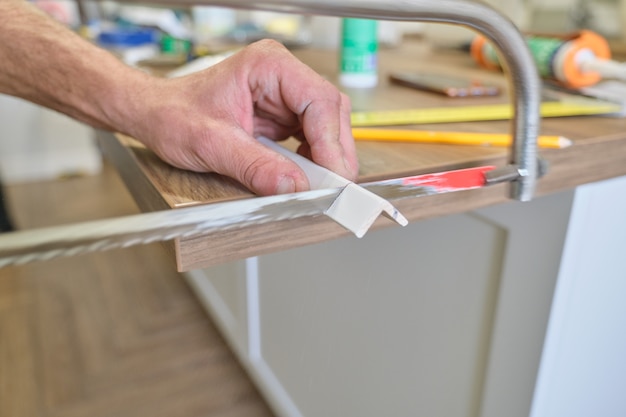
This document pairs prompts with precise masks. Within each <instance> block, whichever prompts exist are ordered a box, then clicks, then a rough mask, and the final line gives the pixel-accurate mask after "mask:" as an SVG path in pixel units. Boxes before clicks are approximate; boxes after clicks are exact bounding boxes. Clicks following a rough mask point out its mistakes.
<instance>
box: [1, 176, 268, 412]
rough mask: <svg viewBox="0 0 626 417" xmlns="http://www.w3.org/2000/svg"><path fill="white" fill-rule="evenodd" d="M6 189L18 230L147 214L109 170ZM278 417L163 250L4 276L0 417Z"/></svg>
mask: <svg viewBox="0 0 626 417" xmlns="http://www.w3.org/2000/svg"><path fill="white" fill-rule="evenodd" d="M5 191H6V193H7V195H6V197H7V199H8V203H9V206H10V209H11V211H12V213H13V217H14V220H15V223H16V224H17V226H18V227H19V228H30V227H36V226H44V225H47V224H59V223H63V222H74V221H78V220H88V219H95V218H104V217H112V216H117V215H124V214H132V213H136V212H137V208H136V206H135V205H134V203H133V201H132V199H131V198H130V196H129V195H128V194H127V192H126V190H125V188H124V186H123V185H122V183H121V182H120V180H119V178H118V177H117V174H116V173H115V172H114V171H113V170H112V169H111V168H109V167H107V166H105V169H104V173H103V175H100V176H96V177H87V178H74V179H67V180H64V181H55V182H48V183H41V184H29V185H20V186H9V187H6V189H5ZM271 415H272V413H271V412H270V411H269V409H268V407H267V406H266V404H265V403H264V401H263V400H262V399H261V397H260V395H259V394H258V392H257V391H256V390H255V388H254V387H253V385H252V384H251V383H250V381H249V379H248V378H247V376H246V374H245V373H244V371H243V370H242V368H241V367H240V365H239V364H238V362H237V361H236V359H235V357H234V356H233V354H232V353H231V352H230V351H229V349H228V348H227V346H226V344H225V342H224V340H223V339H222V338H221V336H220V335H219V334H218V332H217V330H216V328H215V327H214V325H213V324H212V323H211V322H210V320H209V319H208V317H207V315H206V314H205V312H204V311H203V310H202V308H201V307H200V305H199V303H198V302H197V300H196V299H195V297H194V295H193V294H192V293H191V291H190V290H189V288H188V287H187V284H186V283H185V281H184V280H183V279H182V277H181V276H180V275H178V274H177V273H176V272H175V270H174V265H173V263H172V261H171V259H170V258H168V257H167V256H166V254H165V251H164V250H163V249H162V248H161V247H160V246H159V245H158V244H155V245H151V246H142V247H136V248H130V249H124V250H116V251H110V252H103V253H97V254H92V255H81V256H77V257H74V258H65V259H57V260H52V261H47V262H42V263H34V264H29V265H25V266H21V267H9V268H4V269H0V417H22V416H24V417H35V416H36V417H52V416H55V417H56V416H59V417H60V416H63V417H71V416H90V417H98V416H103V417H104V416H107V417H108V416H121V417H135V416H150V417H159V416H168V417H170V416H175V417H186V416H194V417H196V416H207V417H213V416H215V417H218V416H219V417H239V416H245V417H257V416H258V417H261V416H267V417H269V416H271Z"/></svg>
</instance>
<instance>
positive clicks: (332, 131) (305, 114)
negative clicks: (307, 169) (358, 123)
mask: <svg viewBox="0 0 626 417" xmlns="http://www.w3.org/2000/svg"><path fill="white" fill-rule="evenodd" d="M284 59H285V60H286V62H283V63H281V65H279V67H278V68H279V70H278V71H277V74H276V76H277V77H278V82H279V85H280V94H281V99H282V101H283V102H284V103H285V105H286V106H287V107H288V108H289V110H291V111H292V112H294V113H295V114H296V115H297V116H298V118H299V119H300V123H301V124H302V132H303V134H304V139H305V140H306V141H307V143H308V144H309V147H310V149H311V156H312V158H313V160H314V161H315V162H316V163H318V164H320V165H322V166H324V167H326V168H328V169H330V170H332V171H335V172H336V173H338V174H339V175H342V176H344V177H346V178H348V179H351V180H354V179H356V177H357V175H358V160H357V155H356V147H355V144H354V138H353V137H352V129H351V122H350V111H351V105H350V100H349V98H348V97H347V96H346V95H345V94H342V93H341V92H340V91H339V89H337V87H335V86H334V85H333V84H331V83H330V82H329V81H327V80H325V79H324V78H322V77H321V76H320V75H319V74H317V73H316V72H315V71H313V69H311V68H310V67H308V66H306V65H305V64H303V63H302V62H300V61H299V60H297V59H296V58H295V57H293V55H291V54H290V53H289V57H285V58H284Z"/></svg>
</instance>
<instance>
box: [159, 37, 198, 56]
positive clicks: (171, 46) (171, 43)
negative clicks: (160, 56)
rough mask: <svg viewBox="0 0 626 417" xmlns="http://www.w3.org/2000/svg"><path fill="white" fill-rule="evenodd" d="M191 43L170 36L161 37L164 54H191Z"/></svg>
mask: <svg viewBox="0 0 626 417" xmlns="http://www.w3.org/2000/svg"><path fill="white" fill-rule="evenodd" d="M191 48H192V45H191V41H190V40H189V39H178V38H174V37H173V36H170V35H163V36H161V52H162V53H164V54H185V55H189V54H191Z"/></svg>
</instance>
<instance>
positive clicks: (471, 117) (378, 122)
mask: <svg viewBox="0 0 626 417" xmlns="http://www.w3.org/2000/svg"><path fill="white" fill-rule="evenodd" d="M623 110H624V109H623V107H622V106H621V105H619V104H615V103H609V102H603V101H595V100H593V101H592V100H589V101H580V102H574V101H571V102H570V101H548V102H544V103H541V107H540V113H541V117H565V116H590V115H601V114H615V113H622V112H623ZM351 117H352V126H354V127H358V126H391V125H412V124H427V123H454V122H475V121H486V120H508V119H511V118H512V117H513V107H512V106H511V105H510V104H493V105H478V106H462V107H452V106H451V107H434V108H423V109H405V110H382V111H365V112H353V113H352V116H351Z"/></svg>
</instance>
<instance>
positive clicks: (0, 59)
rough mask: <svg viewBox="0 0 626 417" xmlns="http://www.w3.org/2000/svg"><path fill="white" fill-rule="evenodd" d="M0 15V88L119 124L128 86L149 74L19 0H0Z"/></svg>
mask: <svg viewBox="0 0 626 417" xmlns="http://www.w3.org/2000/svg"><path fill="white" fill-rule="evenodd" d="M0 16H2V23H0V93H5V94H10V95H13V96H17V97H21V98H24V99H26V100H29V101H32V102H34V103H38V104H41V105H43V106H46V107H49V108H52V109H54V110H57V111H60V112H62V113H65V114H67V115H69V116H71V117H73V118H76V119H78V120H81V121H83V122H85V123H88V124H90V125H92V126H95V127H101V128H106V129H115V130H124V125H125V123H126V119H128V118H129V116H131V113H132V111H131V110H132V104H133V103H132V97H131V95H132V91H136V89H137V88H141V87H142V85H143V84H147V83H148V81H149V79H148V78H149V77H148V76H146V75H145V74H143V73H141V72H140V71H138V70H136V69H133V68H130V67H128V66H126V65H125V64H123V63H122V62H121V61H119V60H118V59H117V58H116V57H114V56H113V55H111V54H110V53H109V52H107V51H105V50H103V49H100V48H98V47H95V46H94V45H92V44H91V43H89V42H88V41H86V40H84V39H82V38H81V37H79V36H78V35H76V34H75V33H73V32H72V31H70V30H69V29H67V28H65V27H64V26H62V25H61V24H58V23H57V22H55V21H53V20H52V19H50V18H49V17H47V16H46V15H44V14H43V13H41V12H40V11H39V10H37V9H36V8H35V7H33V6H31V5H30V4H28V3H27V2H26V1H24V0H2V1H0ZM130 86H132V88H129V87H130ZM146 88H147V87H146Z"/></svg>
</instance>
